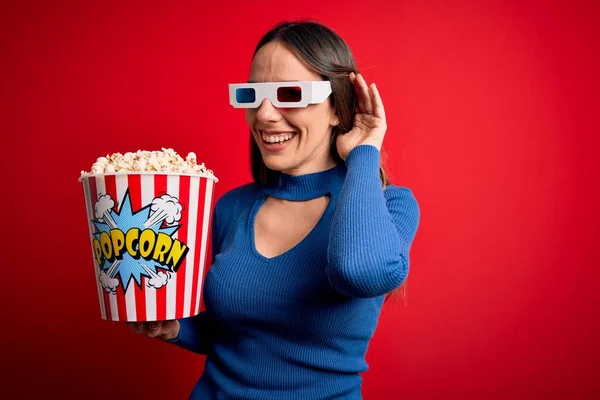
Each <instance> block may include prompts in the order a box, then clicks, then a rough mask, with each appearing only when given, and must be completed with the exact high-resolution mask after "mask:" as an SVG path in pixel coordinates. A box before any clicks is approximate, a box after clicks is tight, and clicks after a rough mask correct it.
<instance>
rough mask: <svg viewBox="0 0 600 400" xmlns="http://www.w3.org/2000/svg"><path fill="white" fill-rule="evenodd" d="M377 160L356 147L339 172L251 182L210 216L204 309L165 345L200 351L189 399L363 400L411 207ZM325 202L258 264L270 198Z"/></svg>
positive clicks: (412, 218) (400, 275) (414, 221)
mask: <svg viewBox="0 0 600 400" xmlns="http://www.w3.org/2000/svg"><path fill="white" fill-rule="evenodd" d="M379 157H380V154H379V151H378V150H377V148H375V147H373V146H369V145H362V146H358V147H356V148H354V149H353V150H352V151H351V152H350V154H349V155H348V157H347V159H346V165H345V166H338V167H335V168H332V169H330V170H327V171H322V172H317V173H312V174H307V175H301V176H290V175H286V174H282V175H281V177H280V179H279V181H278V182H277V184H274V185H272V186H270V187H261V186H258V185H257V184H254V183H252V184H248V185H245V186H242V187H239V188H236V189H233V190H231V191H229V192H227V193H226V194H224V195H223V196H222V197H221V198H220V199H219V201H218V202H217V204H216V206H215V210H214V214H213V228H214V229H213V237H212V243H213V260H212V266H211V268H210V270H209V272H208V274H207V277H206V281H205V286H204V301H205V305H206V311H204V312H203V313H201V314H200V315H198V316H195V317H191V318H185V319H181V320H179V322H180V325H181V330H180V332H179V336H178V337H177V338H175V339H173V340H171V342H172V343H175V344H177V345H179V346H181V347H183V348H185V349H188V350H191V351H193V352H197V353H200V354H206V355H207V357H206V364H205V369H204V373H203V374H202V376H201V377H200V379H199V381H198V383H197V384H196V386H195V388H194V390H193V391H192V394H191V397H190V398H192V399H278V400H279V399H282V400H283V399H301V400H313V399H361V398H362V396H361V384H362V378H361V376H360V375H359V373H361V372H363V371H366V370H367V363H366V362H365V354H366V351H367V347H368V345H369V341H370V340H371V338H372V336H373V333H374V331H375V328H376V325H377V321H378V318H379V314H380V311H381V307H382V305H383V301H384V298H385V294H386V293H388V292H390V291H391V290H394V289H396V288H397V287H398V286H399V285H400V284H401V283H402V282H404V280H405V279H406V277H407V274H408V269H409V251H410V247H411V244H412V242H413V239H414V236H415V233H416V231H417V227H418V225H419V206H418V204H417V202H416V200H415V198H414V196H413V194H412V192H411V191H410V190H409V189H407V188H402V187H396V186H392V185H390V186H387V187H386V189H385V190H382V187H381V180H380V178H379ZM326 195H327V196H330V200H329V203H328V205H327V208H326V210H325V212H324V214H323V216H322V217H321V219H320V220H319V222H318V223H317V225H316V227H315V228H314V229H313V230H312V231H311V232H310V233H309V234H308V236H307V237H306V238H304V239H303V240H302V241H301V242H300V243H299V244H297V245H296V246H295V247H293V248H292V249H290V250H289V251H287V252H285V253H283V254H281V255H279V256H276V257H273V258H266V257H264V256H262V255H261V254H260V253H258V251H257V250H256V247H255V246H254V220H255V218H256V214H257V212H258V210H259V208H260V206H261V205H262V204H263V203H264V201H265V198H266V197H267V196H272V197H276V198H280V199H286V200H296V201H303V200H310V199H315V198H318V197H321V196H326Z"/></svg>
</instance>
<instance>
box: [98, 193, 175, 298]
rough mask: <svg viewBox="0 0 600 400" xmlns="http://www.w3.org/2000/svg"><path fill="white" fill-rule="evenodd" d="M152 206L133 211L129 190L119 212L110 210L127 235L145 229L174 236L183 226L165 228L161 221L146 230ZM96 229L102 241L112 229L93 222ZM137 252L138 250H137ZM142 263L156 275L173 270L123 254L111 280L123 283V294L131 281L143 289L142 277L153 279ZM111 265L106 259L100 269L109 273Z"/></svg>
mask: <svg viewBox="0 0 600 400" xmlns="http://www.w3.org/2000/svg"><path fill="white" fill-rule="evenodd" d="M150 206H151V204H148V205H147V206H145V207H142V208H140V209H139V210H138V211H135V212H134V211H133V209H132V206H131V199H130V197H129V190H127V192H126V193H125V196H124V197H123V201H122V202H121V204H120V208H119V210H118V211H117V212H115V211H114V210H112V209H111V210H110V215H111V216H112V218H113V220H114V221H115V223H116V224H117V228H118V229H120V230H121V231H122V232H123V233H127V232H128V231H129V230H130V229H133V228H138V229H140V230H141V231H143V230H144V229H151V230H152V231H154V233H155V234H158V233H159V232H162V233H165V234H167V235H169V236H173V234H174V233H175V232H177V230H178V229H179V228H180V227H181V225H175V226H165V227H163V222H162V221H159V222H157V223H155V224H154V225H152V226H150V227H148V228H145V227H144V223H145V222H146V221H147V220H148V218H149V217H150V212H151V209H150ZM92 222H93V223H94V225H95V226H96V228H98V231H99V232H98V233H94V237H95V238H96V239H98V240H100V234H101V233H102V232H106V233H109V234H110V229H111V228H110V227H109V226H108V224H106V223H105V222H103V221H97V220H92ZM136 250H137V249H136ZM142 263H143V264H145V265H146V266H147V267H148V268H149V269H150V270H152V271H153V272H154V273H155V274H156V273H158V268H160V269H163V270H165V271H171V269H170V268H169V267H168V266H166V265H160V264H154V263H150V262H148V261H146V260H144V259H139V260H136V259H135V258H133V257H132V256H131V255H130V254H129V253H128V252H125V253H124V254H123V259H122V260H121V262H120V263H119V265H118V266H117V267H116V270H115V272H114V273H113V274H112V276H111V278H117V276H118V279H119V280H120V282H121V286H122V288H123V292H125V291H127V287H128V286H129V284H130V282H131V279H132V278H133V280H134V281H135V283H137V285H138V286H139V287H140V288H141V287H142V276H145V277H146V278H152V277H151V276H150V275H149V274H148V272H146V270H145V269H144V267H142ZM110 266H111V263H109V262H108V260H106V259H105V258H104V259H103V261H102V264H101V265H100V269H101V270H102V271H104V272H107V271H108V269H109V268H110Z"/></svg>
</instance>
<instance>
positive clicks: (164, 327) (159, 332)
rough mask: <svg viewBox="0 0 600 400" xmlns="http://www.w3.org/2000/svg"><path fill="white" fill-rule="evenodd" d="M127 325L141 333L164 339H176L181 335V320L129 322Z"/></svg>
mask: <svg viewBox="0 0 600 400" xmlns="http://www.w3.org/2000/svg"><path fill="white" fill-rule="evenodd" d="M127 325H129V326H130V327H131V329H132V330H133V331H134V332H135V333H137V334H140V335H146V336H148V337H151V338H157V339H162V340H171V339H175V338H176V337H177V336H178V335H179V321H177V320H176V319H172V320H168V321H151V322H128V323H127Z"/></svg>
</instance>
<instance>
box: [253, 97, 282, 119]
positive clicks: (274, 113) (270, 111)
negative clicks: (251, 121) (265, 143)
mask: <svg viewBox="0 0 600 400" xmlns="http://www.w3.org/2000/svg"><path fill="white" fill-rule="evenodd" d="M280 118H281V113H280V112H279V110H278V109H277V108H276V107H275V106H274V105H273V104H272V103H271V101H270V100H269V99H264V100H263V102H262V103H261V104H260V106H259V107H258V109H257V110H256V119H258V120H259V121H269V122H270V121H278V120H279V119H280Z"/></svg>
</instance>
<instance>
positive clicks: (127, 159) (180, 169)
mask: <svg viewBox="0 0 600 400" xmlns="http://www.w3.org/2000/svg"><path fill="white" fill-rule="evenodd" d="M151 171H157V172H174V173H182V174H198V175H208V176H213V177H214V173H213V171H211V170H210V169H207V168H206V166H205V165H204V163H200V164H198V162H197V156H196V153H193V152H190V153H188V155H187V156H186V157H185V160H184V159H183V158H182V157H181V156H180V155H179V154H177V152H175V150H173V149H166V148H164V147H163V148H162V149H161V151H146V150H143V151H142V150H138V151H137V152H135V153H125V154H121V153H113V154H110V155H106V157H98V159H97V160H96V162H95V163H94V164H93V165H92V168H91V170H90V172H86V171H81V175H82V176H83V175H90V174H103V173H114V172H151Z"/></svg>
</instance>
